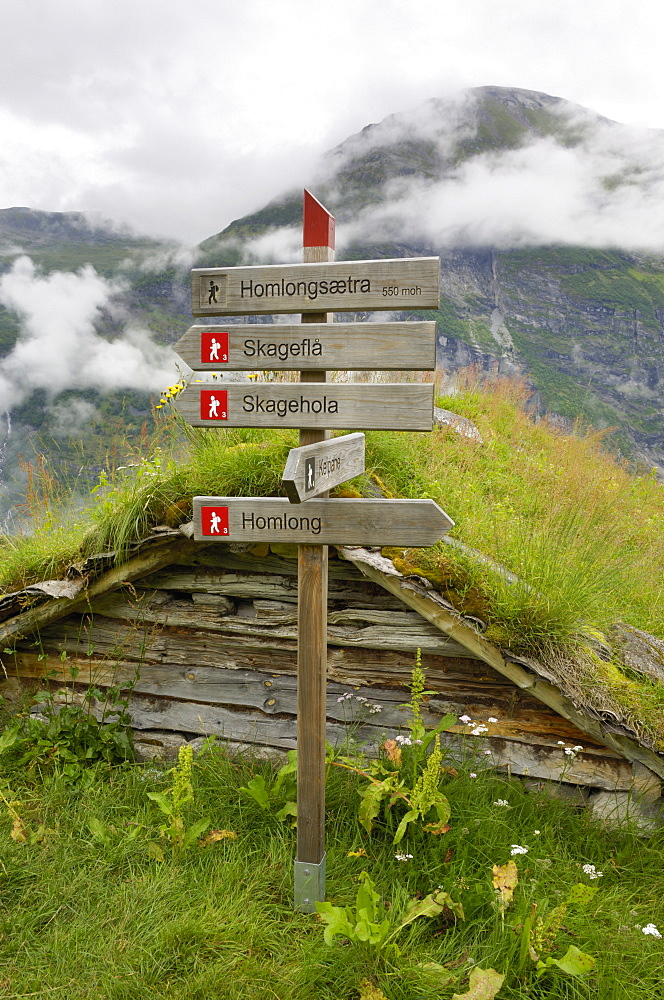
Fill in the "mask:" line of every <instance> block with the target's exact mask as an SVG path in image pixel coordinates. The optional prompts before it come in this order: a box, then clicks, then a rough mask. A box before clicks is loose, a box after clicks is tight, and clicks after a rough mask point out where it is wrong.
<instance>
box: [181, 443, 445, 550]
mask: <svg viewBox="0 0 664 1000" xmlns="http://www.w3.org/2000/svg"><path fill="white" fill-rule="evenodd" d="M309 447H312V446H311V445H310V446H309ZM298 450H301V449H298ZM452 525H453V522H452V521H451V520H450V519H449V517H448V516H447V514H446V513H445V511H443V510H441V508H440V507H439V506H438V504H437V503H435V502H434V501H433V500H365V499H361V500H330V499H325V500H307V501H306V503H303V504H299V505H298V506H296V505H295V504H292V503H290V501H289V500H281V499H273V498H272V497H196V498H195V499H194V539H195V540H196V541H197V542H214V541H217V542H264V541H270V542H290V543H291V544H294V545H303V544H304V545H312V544H314V545H384V544H385V539H386V538H387V539H389V540H390V545H403V546H404V547H408V548H410V547H411V546H423V547H425V546H427V545H434V544H435V543H436V542H437V541H438V540H439V539H440V538H442V536H443V535H444V534H445V532H446V531H449V529H450V528H451V527H452Z"/></svg>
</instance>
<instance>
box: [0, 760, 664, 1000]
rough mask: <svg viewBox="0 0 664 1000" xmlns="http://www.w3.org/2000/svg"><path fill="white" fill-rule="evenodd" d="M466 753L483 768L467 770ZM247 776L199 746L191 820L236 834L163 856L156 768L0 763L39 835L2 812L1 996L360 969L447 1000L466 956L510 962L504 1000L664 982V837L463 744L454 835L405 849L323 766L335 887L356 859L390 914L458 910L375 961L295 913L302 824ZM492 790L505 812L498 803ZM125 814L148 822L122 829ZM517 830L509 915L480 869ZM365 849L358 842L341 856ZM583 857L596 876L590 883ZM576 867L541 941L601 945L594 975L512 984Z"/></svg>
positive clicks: (421, 925)
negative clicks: (587, 902) (482, 759)
mask: <svg viewBox="0 0 664 1000" xmlns="http://www.w3.org/2000/svg"><path fill="white" fill-rule="evenodd" d="M473 768H474V769H475V771H477V773H478V776H477V778H471V777H470V772H471V770H472V769H473ZM256 771H258V772H259V773H262V774H263V775H265V776H266V777H268V776H269V775H270V773H271V767H270V765H268V764H257V763H255V762H253V761H252V760H251V759H249V758H243V757H239V758H237V757H236V758H228V757H227V756H226V755H225V754H224V753H223V752H222V751H221V750H214V749H213V750H212V751H210V752H209V753H208V754H205V755H203V756H199V757H198V758H197V760H196V762H195V765H194V787H195V796H196V802H195V805H194V806H193V807H190V809H191V812H190V814H189V817H188V821H190V822H193V821H194V820H195V819H198V818H200V817H202V816H209V817H210V819H211V824H212V827H214V828H217V829H226V830H232V831H233V832H235V833H236V834H237V839H234V840H232V839H226V840H222V841H220V842H219V843H218V844H217V845H216V846H213V847H206V848H199V847H196V848H194V849H192V850H191V851H189V852H187V853H185V854H184V855H182V857H181V858H180V859H176V860H170V857H169V856H168V855H166V858H167V859H166V860H164V861H159V860H157V859H156V858H155V857H154V856H152V855H151V853H150V844H156V843H157V842H158V834H157V826H158V823H159V814H158V813H157V811H156V809H155V807H154V806H153V805H152V804H151V803H150V801H149V799H148V798H147V792H148V791H155V790H163V789H164V788H165V787H166V786H167V785H168V784H169V780H170V779H168V778H166V777H165V776H164V774H163V771H162V770H161V769H159V768H155V767H154V766H152V765H150V766H140V765H128V766H126V767H123V768H116V769H115V770H113V771H101V770H100V771H98V772H96V773H95V774H94V776H93V779H92V781H91V783H90V785H89V787H88V788H87V789H86V790H85V791H83V792H80V791H79V792H75V791H73V790H72V789H71V787H68V786H67V784H66V783H65V782H64V781H63V780H62V779H60V778H58V777H57V776H53V775H51V776H50V777H49V778H48V780H46V782H45V783H42V782H41V781H40V780H39V779H38V778H37V777H36V776H34V775H32V776H30V775H27V776H26V775H23V776H20V775H18V774H16V773H14V774H12V773H7V772H5V776H4V779H3V787H4V790H5V792H4V793H5V795H6V794H7V791H6V782H7V780H10V781H11V782H12V789H13V792H14V795H13V797H12V798H13V801H14V802H18V805H16V806H15V808H16V809H17V810H18V812H19V814H20V815H21V817H22V820H23V822H24V824H25V829H26V831H27V832H28V833H31V832H33V831H34V830H36V829H37V827H38V825H42V826H43V827H45V828H46V832H45V833H44V834H43V837H42V839H41V841H40V842H37V843H33V844H30V843H29V842H24V843H18V842H15V841H14V840H12V839H11V837H10V818H9V814H8V813H7V810H6V809H5V808H4V807H2V813H0V868H1V879H2V882H1V884H2V897H1V899H2V914H1V931H2V934H1V937H0V988H1V990H2V995H4V996H6V997H8V998H9V997H12V998H14V997H15V998H18V997H25V996H35V997H41V998H47V997H49V998H50V997H58V996H60V995H62V996H63V997H65V996H66V997H67V998H68V1000H69V998H71V1000H79V998H88V997H91V996H94V997H95V998H96V1000H106V998H109V1000H134V998H136V1000H139V998H140V1000H146V998H148V1000H150V998H158V997H159V998H162V997H163V998H166V997H168V998H172V1000H185V998H186V1000H199V998H200V1000H203V998H206V1000H207V998H209V997H219V998H228V1000H245V998H246V1000H274V998H279V1000H357V998H358V995H359V990H358V987H359V983H360V982H361V980H363V979H369V980H370V981H371V982H373V983H374V984H375V985H376V986H378V987H380V988H381V989H382V990H383V992H384V994H385V996H386V997H387V998H389V1000H423V998H431V1000H437V998H440V1000H449V998H450V997H451V996H452V993H453V992H459V993H464V992H465V990H466V989H467V983H468V974H469V971H470V969H471V968H472V967H474V966H477V965H479V966H481V967H483V968H487V967H493V968H495V969H496V970H498V971H499V972H501V973H504V972H506V973H507V979H506V981H505V983H504V985H503V988H502V989H501V991H500V993H499V994H498V998H499V1000H500V998H504V1000H516V998H519V1000H520V998H525V997H527V996H528V997H547V998H551V1000H563V998H571V997H574V998H576V1000H643V998H645V997H648V1000H657V998H661V997H664V976H663V974H662V967H663V965H662V948H663V946H664V942H662V941H659V940H656V939H654V938H652V937H646V936H644V935H643V933H642V932H641V931H640V930H639V929H637V926H636V925H641V926H644V925H646V924H648V923H650V922H653V923H655V924H656V925H657V926H658V927H659V928H660V929H663V928H664V902H663V900H664V875H663V873H662V865H661V849H662V847H663V846H664V835H663V834H661V833H658V834H656V835H654V836H653V837H652V838H651V839H649V840H642V839H638V838H637V837H636V836H635V834H634V832H632V831H630V830H629V829H626V830H623V831H620V832H618V831H615V830H609V829H606V828H603V827H601V826H599V825H597V824H596V823H594V822H593V821H592V819H591V817H590V816H589V815H588V814H587V813H586V812H578V811H577V810H575V809H574V808H572V807H571V806H570V805H568V804H565V803H564V802H562V801H560V800H556V799H553V798H551V797H550V796H548V795H545V794H543V793H538V792H533V793H527V792H526V791H525V789H524V787H523V785H522V784H521V783H520V782H519V781H517V780H516V779H508V778H507V776H505V775H501V774H497V773H495V772H493V771H492V770H490V769H488V770H482V769H481V768H480V767H479V766H478V765H477V763H473V757H472V755H470V756H469V758H468V760H467V761H466V762H465V764H461V765H459V773H458V774H457V775H456V776H453V775H447V776H446V778H445V779H444V791H445V793H446V794H447V796H448V797H449V799H450V802H451V804H452V819H451V828H450V831H449V833H447V834H445V835H443V836H441V837H432V836H429V835H427V834H424V833H422V832H415V833H412V834H411V835H410V836H409V839H408V840H407V841H404V842H403V843H402V845H400V850H401V851H403V852H404V853H408V854H412V855H413V858H412V860H411V861H409V862H407V863H404V862H399V861H397V860H396V859H395V856H394V855H395V848H394V846H393V845H392V843H391V836H390V834H389V832H388V831H387V830H386V829H385V828H384V827H381V825H380V824H379V826H378V828H377V829H376V831H375V833H374V834H373V835H372V836H369V835H368V834H367V833H366V832H365V831H364V830H363V829H362V828H361V827H360V825H359V824H358V822H357V815H356V809H357V804H358V802H359V798H358V796H357V794H356V790H357V787H358V785H357V782H358V781H359V780H360V779H358V778H357V776H356V775H354V774H352V773H350V772H348V771H342V770H340V769H338V768H335V767H333V766H332V767H330V769H329V777H328V789H327V817H326V825H327V871H328V880H327V898H328V899H329V900H331V901H332V902H333V903H335V904H336V905H349V904H352V902H353V900H354V898H355V893H356V890H357V878H358V876H359V874H360V872H361V871H363V870H364V871H367V872H368V873H369V875H370V877H371V878H372V880H373V881H374V883H375V885H376V888H377V891H378V893H379V896H380V903H379V908H380V910H381V911H382V912H383V913H384V916H386V917H388V918H389V919H391V920H394V922H395V923H394V926H395V927H396V925H397V923H398V922H399V914H400V913H402V912H403V908H404V907H405V905H406V904H407V901H408V900H410V899H412V898H413V897H415V896H416V894H418V893H420V894H422V895H426V894H427V893H428V892H431V891H432V890H435V889H436V887H437V886H443V887H444V888H445V890H446V891H448V892H449V893H450V895H451V896H452V898H453V899H454V900H455V901H460V902H461V903H462V905H463V907H464V910H465V917H466V919H465V921H463V922H459V923H457V924H455V923H454V921H450V920H445V919H443V918H438V919H436V920H432V921H427V920H420V921H417V922H416V923H415V924H413V925H412V926H411V927H409V928H407V929H405V930H404V931H403V932H401V933H400V934H399V935H398V938H397V941H398V946H399V949H400V954H397V953H396V952H391V953H387V954H386V955H385V956H384V957H383V958H381V957H380V956H378V957H377V956H376V955H375V954H372V950H371V948H369V947H367V946H364V947H362V946H361V945H356V944H355V945H354V944H347V943H344V942H343V941H341V940H339V939H336V943H335V945H334V946H333V947H328V946H326V945H325V944H324V942H323V934H322V931H323V927H322V926H321V925H320V924H319V923H318V922H317V920H316V917H315V916H312V915H303V914H297V913H295V912H294V911H293V907H292V862H293V859H294V853H295V834H294V831H293V830H292V829H290V827H289V826H288V825H285V824H283V823H279V822H277V821H276V820H275V819H273V818H272V816H271V815H270V814H267V813H264V812H262V811H261V810H260V809H259V808H258V807H257V806H256V805H255V804H254V803H253V801H251V800H250V799H248V798H246V797H244V796H243V795H242V793H241V792H240V791H239V787H240V785H242V784H246V782H247V780H248V779H250V777H251V776H252V775H253V774H254V773H256ZM499 799H502V800H505V801H507V802H509V808H508V807H505V806H499V805H496V804H495V803H496V802H497V801H498V800H499ZM94 819H97V820H101V821H102V822H103V823H105V824H107V825H111V826H112V827H113V828H114V832H112V834H111V837H110V842H109V843H108V844H104V843H101V842H100V841H99V840H98V839H95V837H94V836H93V835H92V833H91V830H90V827H89V823H90V821H91V820H94ZM135 823H138V824H140V833H139V835H138V837H136V839H134V840H131V841H128V840H127V839H126V836H125V834H126V832H127V831H129V830H131V829H134V826H133V824H135ZM535 831H539V832H535ZM513 844H519V845H522V846H527V847H528V848H529V852H528V854H527V855H521V856H517V857H516V858H515V859H514V860H515V862H516V864H517V867H518V874H519V885H518V886H517V889H516V893H515V901H514V904H513V906H512V907H511V908H510V909H509V910H508V911H507V914H506V918H505V922H504V924H503V922H502V921H501V919H500V916H499V914H498V912H497V910H496V907H495V905H494V902H493V898H494V892H493V888H492V881H491V880H492V866H493V865H494V864H504V863H505V862H506V861H508V860H510V850H511V845H513ZM361 851H365V852H366V856H356V857H350V856H349V852H356V853H357V852H361ZM585 863H590V864H594V865H595V866H596V867H597V869H598V870H599V871H602V872H603V873H604V874H603V876H602V878H600V879H597V880H596V881H595V882H589V880H588V878H587V877H586V876H585V875H584V874H583V872H582V870H581V865H582V864H585ZM578 882H582V883H586V884H590V885H596V886H597V888H598V892H597V894H596V896H595V898H594V900H593V901H592V905H591V907H590V909H589V910H587V911H585V912H584V911H580V912H573V911H572V910H570V911H569V913H568V915H567V916H566V919H565V920H564V926H563V928H562V929H561V931H560V932H559V934H558V935H557V938H556V941H555V944H554V946H553V954H555V955H557V956H560V955H562V954H563V953H564V952H565V951H566V949H567V947H568V946H569V944H574V945H576V946H577V947H578V948H580V949H581V950H583V951H585V952H588V953H590V954H592V955H594V956H595V958H596V960H597V962H596V967H595V970H594V971H593V973H592V974H591V976H590V977H588V978H586V979H578V980H573V979H572V978H571V977H565V976H564V975H563V974H562V973H553V974H551V975H549V976H547V977H546V978H545V979H544V980H543V981H542V983H541V984H540V985H532V983H531V985H530V986H528V987H526V986H524V985H523V984H522V983H521V982H520V981H519V978H518V977H517V976H516V974H515V949H516V947H517V944H518V933H519V928H520V926H521V925H522V923H523V920H524V918H525V916H526V915H527V914H528V913H529V912H530V909H531V905H532V903H533V902H536V903H537V904H538V908H539V909H538V912H539V913H540V914H542V913H546V912H548V911H550V910H551V908H552V907H553V906H555V905H558V904H559V903H560V902H561V900H563V899H564V898H565V897H566V895H567V893H568V892H569V889H570V887H571V886H572V885H574V884H575V883H578ZM424 962H437V963H439V964H440V965H442V966H444V967H445V978H444V979H443V978H442V976H441V974H440V972H438V973H435V974H433V975H430V974H427V973H426V970H424V969H423V968H422V966H421V963H424ZM529 964H530V963H529ZM527 978H528V977H527Z"/></svg>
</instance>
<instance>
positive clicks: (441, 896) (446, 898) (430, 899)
mask: <svg viewBox="0 0 664 1000" xmlns="http://www.w3.org/2000/svg"><path fill="white" fill-rule="evenodd" d="M445 907H448V909H450V910H451V911H452V913H453V914H454V916H455V917H456V918H457V919H458V920H463V919H464V914H463V906H462V905H461V903H455V902H454V900H453V899H452V897H451V896H450V894H449V893H448V892H443V891H441V890H437V891H436V892H430V893H429V895H428V896H425V897H424V899H412V900H411V901H410V904H409V905H408V909H407V910H406V913H405V915H404V918H403V920H402V921H401V924H400V925H399V928H400V929H401V927H406V925H407V924H412V922H413V920H417V919H418V917H437V916H438V915H439V914H441V913H442V912H443V910H444V909H445Z"/></svg>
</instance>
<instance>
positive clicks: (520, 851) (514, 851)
mask: <svg viewBox="0 0 664 1000" xmlns="http://www.w3.org/2000/svg"><path fill="white" fill-rule="evenodd" d="M528 850H529V848H527V847H520V846H519V845H518V844H512V850H511V851H510V854H527V853H528Z"/></svg>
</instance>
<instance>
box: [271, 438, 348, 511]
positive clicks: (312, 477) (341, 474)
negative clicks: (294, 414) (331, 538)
mask: <svg viewBox="0 0 664 1000" xmlns="http://www.w3.org/2000/svg"><path fill="white" fill-rule="evenodd" d="M363 472H364V434H344V435H343V437H336V438H330V440H329V441H319V442H317V443H316V444H307V445H303V446H302V447H301V448H291V450H290V452H289V454H288V459H287V461H286V467H285V469H284V473H283V475H282V477H281V481H282V483H283V484H284V488H285V490H286V493H287V494H288V499H289V500H290V502H291V503H301V502H302V501H303V500H310V499H311V498H312V497H317V496H320V494H321V493H325V492H326V491H327V490H331V489H332V488H333V487H334V486H341V484H342V483H347V482H348V480H349V479H354V477H355V476H360V475H361V474H362V473H363Z"/></svg>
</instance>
